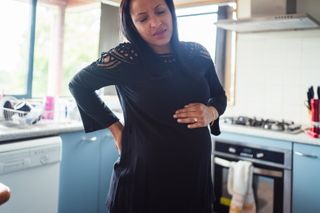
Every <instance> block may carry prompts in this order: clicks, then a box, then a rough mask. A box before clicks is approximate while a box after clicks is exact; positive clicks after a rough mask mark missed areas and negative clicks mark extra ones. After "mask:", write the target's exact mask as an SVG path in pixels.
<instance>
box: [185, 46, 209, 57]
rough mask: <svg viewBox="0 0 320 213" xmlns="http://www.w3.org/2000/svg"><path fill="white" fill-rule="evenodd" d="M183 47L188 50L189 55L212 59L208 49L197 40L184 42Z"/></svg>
mask: <svg viewBox="0 0 320 213" xmlns="http://www.w3.org/2000/svg"><path fill="white" fill-rule="evenodd" d="M182 46H183V48H184V49H185V50H186V52H187V53H188V55H189V56H191V57H195V56H200V57H202V58H205V59H208V60H211V56H210V53H209V52H208V50H207V49H206V48H205V47H204V46H202V45H201V44H199V43H196V42H182Z"/></svg>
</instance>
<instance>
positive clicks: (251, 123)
mask: <svg viewBox="0 0 320 213" xmlns="http://www.w3.org/2000/svg"><path fill="white" fill-rule="evenodd" d="M220 119H221V122H223V123H226V124H230V125H241V126H246V127H252V128H258V129H264V130H271V131H277V132H283V133H289V134H297V133H300V132H302V131H303V129H302V126H301V125H300V124H296V123H294V122H293V121H285V120H273V119H264V118H256V117H248V116H233V117H232V116H230V117H221V118H220Z"/></svg>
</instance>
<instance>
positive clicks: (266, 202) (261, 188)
mask: <svg viewBox="0 0 320 213" xmlns="http://www.w3.org/2000/svg"><path fill="white" fill-rule="evenodd" d="M253 183H254V188H255V190H254V191H255V198H256V205H257V210H258V212H259V213H269V212H273V205H274V204H273V195H274V184H275V183H274V179H273V178H269V177H263V176H257V175H254V176H253Z"/></svg>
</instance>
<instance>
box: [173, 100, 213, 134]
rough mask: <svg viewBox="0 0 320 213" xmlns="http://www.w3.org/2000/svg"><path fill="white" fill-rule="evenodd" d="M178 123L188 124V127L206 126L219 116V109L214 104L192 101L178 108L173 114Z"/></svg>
mask: <svg viewBox="0 0 320 213" xmlns="http://www.w3.org/2000/svg"><path fill="white" fill-rule="evenodd" d="M173 117H174V118H175V119H177V122H178V123H182V124H187V125H188V128H190V129H193V128H199V127H206V126H208V125H209V124H210V123H211V122H214V121H215V120H216V119H217V118H218V117H219V114H218V111H217V109H216V108H215V107H213V106H207V105H205V104H202V103H190V104H188V105H186V106H184V108H182V109H178V110H177V111H176V112H175V114H174V115H173Z"/></svg>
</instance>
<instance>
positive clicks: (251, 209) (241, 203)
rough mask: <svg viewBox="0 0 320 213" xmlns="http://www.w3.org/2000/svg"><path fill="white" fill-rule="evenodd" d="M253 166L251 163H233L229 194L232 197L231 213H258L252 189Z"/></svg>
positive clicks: (229, 177)
mask: <svg viewBox="0 0 320 213" xmlns="http://www.w3.org/2000/svg"><path fill="white" fill-rule="evenodd" d="M252 178H253V165H252V163H251V162H249V161H238V162H231V163H230V169H229V174H228V192H229V194H231V195H232V200H231V204H230V209H229V213H256V204H255V200H254V195H253V189H252Z"/></svg>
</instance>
